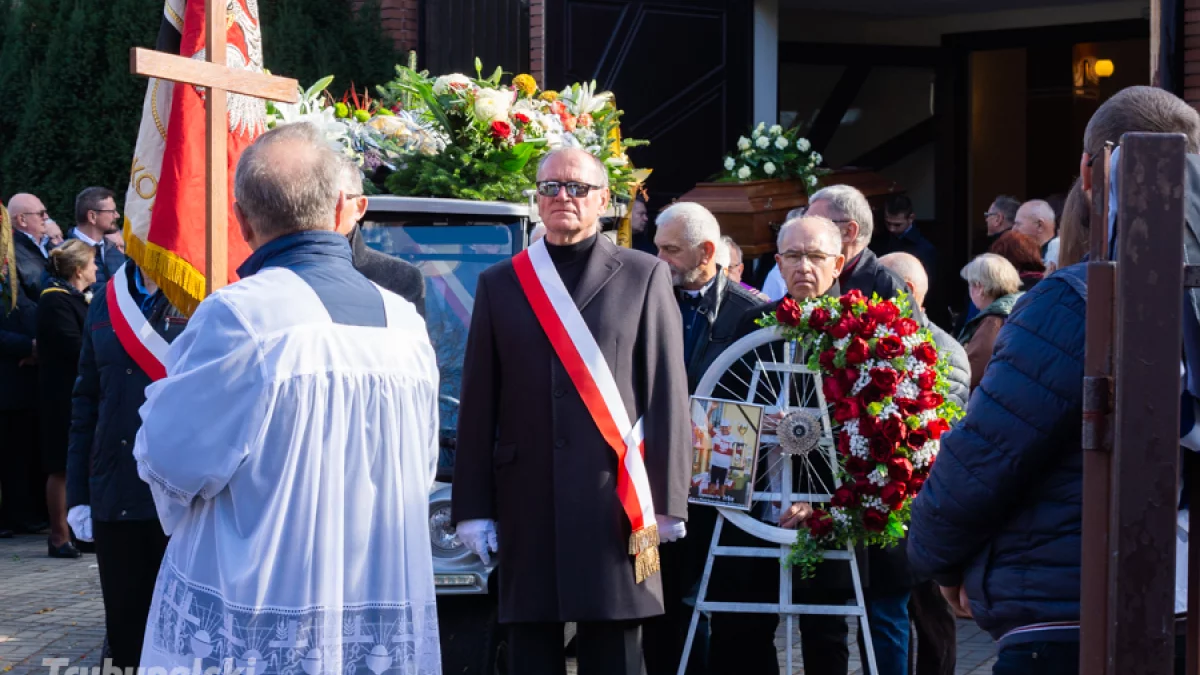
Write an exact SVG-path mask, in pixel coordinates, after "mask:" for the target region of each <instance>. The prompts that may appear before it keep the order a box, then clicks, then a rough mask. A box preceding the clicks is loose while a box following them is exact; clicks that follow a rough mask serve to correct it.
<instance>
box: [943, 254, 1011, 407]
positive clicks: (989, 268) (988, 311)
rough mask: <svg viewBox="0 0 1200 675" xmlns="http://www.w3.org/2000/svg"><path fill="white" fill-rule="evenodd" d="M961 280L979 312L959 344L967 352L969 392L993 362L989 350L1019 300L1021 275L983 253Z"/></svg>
mask: <svg viewBox="0 0 1200 675" xmlns="http://www.w3.org/2000/svg"><path fill="white" fill-rule="evenodd" d="M962 278H963V279H965V280H966V282H967V284H969V286H970V293H971V302H972V303H973V304H974V305H975V306H976V307H977V308H979V314H976V315H975V316H974V317H973V318H972V319H971V320H970V321H968V322H967V325H966V326H964V327H963V330H962V333H961V334H960V335H959V336H958V341H959V343H961V344H962V345H963V346H964V347H966V348H967V360H968V361H970V362H971V389H972V391H973V390H974V389H975V387H978V386H979V381H980V380H982V379H983V371H984V370H986V369H987V365H988V362H989V361H991V359H992V347H993V346H995V344H996V336H997V335H999V333H1000V327H1001V326H1003V325H1004V321H1005V320H1006V319H1008V315H1009V314H1011V313H1012V309H1013V305H1015V304H1016V303H1017V298H1019V297H1021V275H1020V274H1019V273H1018V272H1017V268H1015V267H1013V264H1012V263H1010V262H1009V261H1008V260H1007V259H1006V258H1004V257H1003V256H1000V255H996V254H995V253H984V254H983V255H981V256H978V257H977V258H975V259H974V260H972V261H971V262H969V263H967V266H966V267H964V268H963V269H962Z"/></svg>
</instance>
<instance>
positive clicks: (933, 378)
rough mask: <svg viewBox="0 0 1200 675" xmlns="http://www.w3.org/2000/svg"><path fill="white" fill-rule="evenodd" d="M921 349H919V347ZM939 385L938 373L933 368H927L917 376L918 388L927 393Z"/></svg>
mask: <svg viewBox="0 0 1200 675" xmlns="http://www.w3.org/2000/svg"><path fill="white" fill-rule="evenodd" d="M918 349H919V347H918ZM935 385H937V371H936V370H934V369H932V368H926V369H925V371H924V372H922V373H921V374H920V375H918V376H917V386H918V387H920V388H921V389H924V390H925V391H929V390H930V389H933V388H934V386H935Z"/></svg>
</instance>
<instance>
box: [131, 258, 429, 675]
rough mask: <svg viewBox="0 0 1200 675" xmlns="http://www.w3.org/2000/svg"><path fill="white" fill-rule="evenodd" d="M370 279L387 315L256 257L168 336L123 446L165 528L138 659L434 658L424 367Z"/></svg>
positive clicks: (149, 662)
mask: <svg viewBox="0 0 1200 675" xmlns="http://www.w3.org/2000/svg"><path fill="white" fill-rule="evenodd" d="M384 296H385V298H386V304H387V316H388V319H387V323H388V326H387V328H368V327H358V326H347V325H339V324H335V323H333V322H332V320H331V319H330V317H329V314H328V312H327V311H326V310H325V308H324V306H323V305H322V304H321V302H320V300H319V299H318V297H317V295H316V294H315V293H314V292H313V291H312V289H311V288H310V287H309V286H308V285H307V284H305V283H304V282H303V281H302V280H300V278H299V277H297V276H296V275H295V274H294V273H292V272H290V271H288V270H286V269H282V268H273V269H268V270H265V271H263V272H260V273H259V274H256V275H254V276H252V277H249V278H248V279H245V280H243V281H241V282H239V283H237V284H235V285H233V286H230V287H228V288H226V289H224V290H222V291H220V292H218V293H217V294H215V295H214V296H212V297H210V298H208V299H207V300H205V301H204V302H203V303H202V304H201V306H200V308H199V310H198V311H197V312H196V315H195V316H194V317H193V319H192V321H191V323H190V325H189V326H188V329H187V330H186V331H185V332H184V333H183V334H182V335H181V336H180V337H179V339H178V340H176V341H175V343H174V344H173V345H172V347H171V350H170V353H169V357H168V363H167V372H168V374H169V375H168V377H167V378H166V379H164V380H161V381H159V382H157V383H155V384H153V385H152V386H151V387H149V388H148V389H147V401H146V404H145V406H144V407H143V408H142V410H141V414H142V418H143V420H144V422H143V426H142V429H141V430H140V431H139V432H138V436H137V444H136V448H135V451H134V454H135V457H136V458H137V460H138V470H139V473H140V474H141V475H142V477H143V479H145V480H146V481H147V482H148V483H149V484H150V486H151V489H152V491H153V493H154V499H155V503H156V505H157V507H158V512H159V518H160V520H161V521H162V523H163V528H164V529H165V530H166V532H167V533H168V534H170V535H171V542H170V545H169V546H168V548H167V553H166V557H165V559H164V560H163V565H162V568H161V570H160V571H159V576H158V582H157V586H156V588H155V595H154V602H153V605H152V607H151V610H150V617H149V620H148V625H147V628H146V638H145V643H144V647H143V654H142V665H143V666H146V667H149V666H165V667H167V668H168V669H169V668H172V667H176V666H186V667H188V668H192V667H193V666H194V665H195V664H196V660H197V659H199V664H200V666H201V671H202V670H203V669H204V668H208V667H212V666H216V667H220V668H221V669H222V672H224V669H225V666H226V665H227V664H230V663H231V664H232V665H233V666H236V667H243V668H246V667H248V666H249V665H250V664H251V663H253V664H254V666H253V671H252V672H253V673H254V675H259V674H262V673H277V672H278V673H296V674H300V673H307V674H308V675H318V673H358V674H359V675H366V674H367V673H368V672H370V673H374V674H375V675H381V674H382V673H384V672H385V671H386V672H389V673H400V674H404V675H436V674H437V673H440V672H441V670H440V655H439V649H438V633H437V612H436V606H435V596H434V586H433V567H432V558H431V551H430V543H429V533H428V532H429V530H428V527H429V525H428V522H429V506H428V494H429V488H430V485H431V482H432V480H433V472H434V469H435V467H436V462H437V427H438V422H437V392H438V380H437V377H438V376H437V367H436V363H435V360H434V355H433V350H432V348H431V346H430V344H429V340H428V337H427V336H426V333H425V328H424V324H423V322H422V321H421V319H420V317H419V316H417V314H416V311H415V310H414V309H413V307H412V305H411V304H409V303H407V302H406V301H404V300H402V299H400V298H399V297H397V296H392V295H391V294H388V293H384ZM248 672H250V671H248Z"/></svg>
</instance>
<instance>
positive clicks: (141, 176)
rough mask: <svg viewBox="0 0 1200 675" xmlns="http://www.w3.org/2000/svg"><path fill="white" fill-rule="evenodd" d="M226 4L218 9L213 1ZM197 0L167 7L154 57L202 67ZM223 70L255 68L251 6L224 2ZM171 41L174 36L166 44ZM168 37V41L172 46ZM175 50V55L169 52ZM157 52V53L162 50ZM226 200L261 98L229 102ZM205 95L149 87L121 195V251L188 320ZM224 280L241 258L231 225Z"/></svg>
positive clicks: (196, 261) (199, 260)
mask: <svg viewBox="0 0 1200 675" xmlns="http://www.w3.org/2000/svg"><path fill="white" fill-rule="evenodd" d="M216 1H218V2H225V1H226V0H216ZM204 3H205V0H166V3H165V5H164V8H163V27H162V31H160V35H159V43H158V49H159V50H160V51H174V52H175V53H178V54H180V55H181V56H186V57H188V58H193V59H197V60H203V59H204V58H205V50H204V39H205V35H204ZM228 5H229V11H228V15H227V17H226V22H225V25H226V27H227V33H226V40H227V44H228V46H227V48H226V63H227V65H228V66H229V67H230V68H241V69H245V70H249V71H252V72H259V73H261V72H263V69H262V31H261V27H260V25H259V18H258V4H257V2H255V1H254V0H229V2H228ZM172 32H174V36H172ZM172 37H174V40H172ZM174 45H177V48H176V49H172V48H171V47H172V46H174ZM164 46H166V48H165V49H164ZM228 108H229V126H228V129H229V142H228V148H229V152H228V157H227V158H226V159H227V162H228V167H229V194H230V195H232V194H233V179H234V170H235V169H236V167H237V161H238V158H239V157H240V156H241V154H242V150H244V149H245V148H246V147H248V146H249V145H250V144H251V143H253V142H254V139H255V138H257V137H258V136H259V134H261V133H262V132H263V131H264V130H265V128H266V104H265V103H264V102H263V100H262V99H258V98H254V97H251V96H244V95H241V94H230V95H229V102H228ZM204 115H205V112H204V89H203V88H201V87H194V86H190V85H183V84H176V83H173V82H168V81H165V80H159V79H156V78H151V80H150V81H149V84H148V85H147V89H146V99H145V103H144V104H143V108H142V124H141V128H140V130H139V132H138V140H137V147H136V149H135V151H134V158H133V166H132V169H131V172H130V182H129V189H128V191H127V192H126V196H125V214H126V222H125V245H126V251H127V252H128V254H129V255H130V257H132V258H133V259H134V260H135V261H136V262H137V264H138V265H139V266H140V267H141V268H142V270H143V271H144V272H145V273H146V274H147V275H149V277H150V278H151V279H153V280H154V282H155V283H157V284H158V286H159V287H160V288H161V289H162V290H163V292H164V293H165V294H166V296H167V297H168V298H169V299H170V300H171V302H172V304H174V305H175V306H176V307H177V308H179V309H180V311H182V312H184V313H186V314H189V315H190V314H191V313H192V311H194V310H195V308H196V306H197V305H199V304H200V301H201V300H203V299H204V289H205V283H204V269H205V262H206V260H205V248H204V239H205V237H204V235H205V217H204V208H205V200H206V197H207V194H206V190H207V186H206V181H205V171H204V170H205V151H206V144H205V138H204ZM226 227H227V228H228V241H229V279H228V282H230V283H232V282H234V281H236V280H237V273H236V271H235V270H236V269H237V267H238V265H240V264H241V263H242V261H243V260H245V259H246V257H247V256H249V255H250V249H249V247H248V246H247V245H246V242H245V240H244V239H242V235H241V232H240V231H239V229H238V227H237V221H236V220H235V219H234V216H233V203H232V200H230V207H229V217H228V221H227V223H226Z"/></svg>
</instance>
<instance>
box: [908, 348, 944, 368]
mask: <svg viewBox="0 0 1200 675" xmlns="http://www.w3.org/2000/svg"><path fill="white" fill-rule="evenodd" d="M913 356H915V357H917V360H918V361H920V362H921V363H924V364H925V365H928V366H932V365H934V364H936V363H937V359H938V355H937V349H935V348H934V346H933V345H931V344H929V343H928V342H922V343H921V344H919V345H917V346H916V347H914V348H913Z"/></svg>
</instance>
